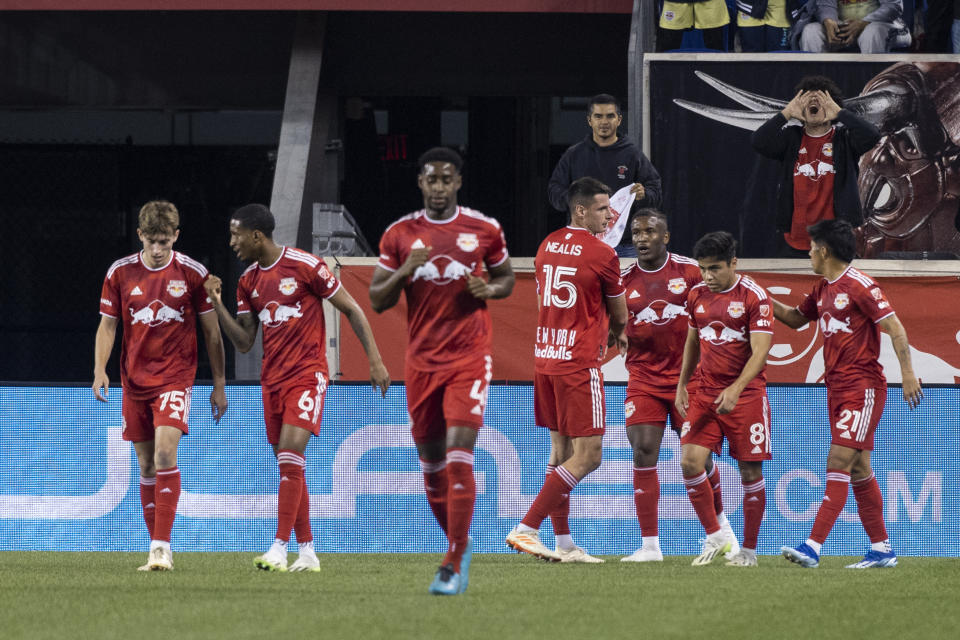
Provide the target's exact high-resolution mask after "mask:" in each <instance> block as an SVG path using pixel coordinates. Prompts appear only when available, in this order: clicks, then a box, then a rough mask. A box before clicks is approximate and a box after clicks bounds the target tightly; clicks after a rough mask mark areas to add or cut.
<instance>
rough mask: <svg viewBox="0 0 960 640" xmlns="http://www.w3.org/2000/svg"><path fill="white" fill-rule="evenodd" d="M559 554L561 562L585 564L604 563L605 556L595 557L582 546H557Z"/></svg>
mask: <svg viewBox="0 0 960 640" xmlns="http://www.w3.org/2000/svg"><path fill="white" fill-rule="evenodd" d="M557 555H558V556H560V562H581V563H583V564H603V558H595V557H594V556H592V555H590V554H589V553H587V552H586V551H584V550H583V549H581V548H580V547H574V548H573V549H561V548H559V547H558V548H557Z"/></svg>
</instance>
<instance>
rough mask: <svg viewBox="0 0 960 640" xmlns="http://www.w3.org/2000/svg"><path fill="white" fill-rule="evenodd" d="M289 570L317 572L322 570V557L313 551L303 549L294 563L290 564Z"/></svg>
mask: <svg viewBox="0 0 960 640" xmlns="http://www.w3.org/2000/svg"><path fill="white" fill-rule="evenodd" d="M288 571H307V572H311V573H315V572H317V571H320V559H319V558H318V557H317V554H316V553H314V552H313V551H301V552H300V555H299V556H298V557H297V559H296V560H295V561H294V563H293V564H292V565H290V568H289V569H288Z"/></svg>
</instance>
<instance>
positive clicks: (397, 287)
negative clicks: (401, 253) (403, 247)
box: [370, 247, 433, 313]
mask: <svg viewBox="0 0 960 640" xmlns="http://www.w3.org/2000/svg"><path fill="white" fill-rule="evenodd" d="M432 248H433V247H420V248H418V249H411V250H410V255H409V256H407V259H406V260H405V261H404V262H403V264H402V265H400V268H399V269H397V270H396V271H393V272H391V271H389V270H387V269H384V268H383V267H381V266H377V268H376V269H374V270H373V280H371V282H370V306H371V307H373V310H374V311H376V312H377V313H383V312H384V311H386V310H387V309H390V308H391V307H393V306H394V305H395V304H397V302H399V301H400V293H401V292H402V291H403V288H404V287H405V286H407V280H408V279H409V278H410V276H412V275H413V274H414V272H415V271H416V270H417V269H418V268H420V267H422V266H423V265H424V264H426V262H427V258H429V257H430V249H432Z"/></svg>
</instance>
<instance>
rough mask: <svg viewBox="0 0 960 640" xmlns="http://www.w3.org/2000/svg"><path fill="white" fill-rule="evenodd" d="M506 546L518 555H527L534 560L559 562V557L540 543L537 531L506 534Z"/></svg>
mask: <svg viewBox="0 0 960 640" xmlns="http://www.w3.org/2000/svg"><path fill="white" fill-rule="evenodd" d="M507 546H508V547H510V548H511V549H513V550H515V551H517V552H518V553H529V554H530V555H532V556H533V557H535V558H540V559H541V560H546V561H547V562H560V556H559V555H558V554H557V552H556V551H554V550H553V549H549V548H547V547H545V546H543V544H542V543H541V542H540V532H539V531H517V528H516V527H514V528H513V531H511V532H510V533H508V534H507Z"/></svg>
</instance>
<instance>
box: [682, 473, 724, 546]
mask: <svg viewBox="0 0 960 640" xmlns="http://www.w3.org/2000/svg"><path fill="white" fill-rule="evenodd" d="M683 483H684V484H685V485H686V486H687V497H688V498H690V504H692V505H693V510H694V511H696V512H697V518H698V519H699V520H700V524H701V525H703V530H704V531H706V532H707V535H710V534H711V533H716V532H717V531H720V523H719V522H717V511H716V509H715V507H714V505H713V488H712V487H711V486H710V481H709V480H707V474H706V472H704V471H701V472H700V474H699V475H696V476H690V477H687V476H684V477H683Z"/></svg>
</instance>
